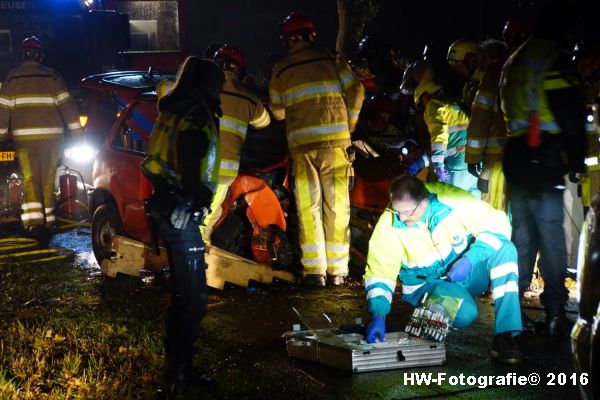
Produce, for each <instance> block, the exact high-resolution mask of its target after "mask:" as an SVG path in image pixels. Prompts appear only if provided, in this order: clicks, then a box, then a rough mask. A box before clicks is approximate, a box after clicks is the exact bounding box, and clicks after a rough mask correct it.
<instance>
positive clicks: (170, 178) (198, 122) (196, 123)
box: [141, 101, 221, 193]
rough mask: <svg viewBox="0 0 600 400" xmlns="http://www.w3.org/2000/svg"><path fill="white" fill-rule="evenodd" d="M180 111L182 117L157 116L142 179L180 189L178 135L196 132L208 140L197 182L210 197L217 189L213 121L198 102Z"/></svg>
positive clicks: (218, 158) (172, 114) (216, 143)
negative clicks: (155, 179) (157, 178)
mask: <svg viewBox="0 0 600 400" xmlns="http://www.w3.org/2000/svg"><path fill="white" fill-rule="evenodd" d="M187 105H188V106H185V105H183V106H182V107H181V109H182V112H181V113H175V112H172V111H161V112H160V113H159V114H158V118H157V119H156V123H155V124H154V128H153V129H152V134H151V136H150V142H149V143H148V155H147V157H146V158H145V159H144V161H143V162H142V165H141V168H142V171H143V172H144V175H146V176H147V177H151V176H152V175H155V176H160V177H162V178H163V179H164V180H165V181H166V183H167V184H169V185H170V186H173V187H175V188H179V189H181V188H182V181H181V174H180V172H179V171H180V168H179V159H178V156H177V143H178V135H179V134H180V133H181V132H185V131H191V130H199V131H201V132H202V133H203V134H205V135H206V137H207V139H208V148H207V151H206V153H205V154H203V155H202V154H198V156H199V157H202V161H201V166H200V177H199V182H201V183H202V184H203V185H204V186H206V187H207V188H208V189H210V190H211V191H212V192H213V193H214V192H215V189H216V186H217V179H218V174H219V163H220V161H221V154H220V153H221V151H220V147H219V137H218V131H217V126H216V123H215V118H216V117H215V118H211V117H210V116H211V112H210V111H209V108H208V106H207V105H205V104H203V103H198V101H193V102H188V103H187Z"/></svg>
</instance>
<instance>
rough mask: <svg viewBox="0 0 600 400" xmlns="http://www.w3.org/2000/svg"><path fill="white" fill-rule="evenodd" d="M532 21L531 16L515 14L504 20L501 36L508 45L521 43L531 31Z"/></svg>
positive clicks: (512, 45)
mask: <svg viewBox="0 0 600 400" xmlns="http://www.w3.org/2000/svg"><path fill="white" fill-rule="evenodd" d="M533 26H534V21H533V18H532V17H529V16H526V15H517V16H514V17H512V18H510V19H509V20H508V21H506V24H505V25H504V30H503V31H502V38H503V39H504V41H505V42H506V44H508V46H509V47H515V46H517V45H519V44H520V43H523V42H524V41H525V39H527V38H528V37H529V36H530V35H531V34H532V33H533Z"/></svg>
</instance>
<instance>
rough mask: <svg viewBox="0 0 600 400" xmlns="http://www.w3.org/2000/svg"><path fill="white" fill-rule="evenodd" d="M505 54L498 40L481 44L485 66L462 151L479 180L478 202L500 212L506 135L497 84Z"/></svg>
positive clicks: (470, 170)
mask: <svg viewBox="0 0 600 400" xmlns="http://www.w3.org/2000/svg"><path fill="white" fill-rule="evenodd" d="M507 51H508V49H507V47H506V45H504V44H503V43H502V42H498V41H485V42H483V43H482V44H481V45H480V57H481V59H482V60H485V61H484V62H483V64H485V65H486V66H485V68H484V69H485V72H484V74H483V77H482V78H481V83H480V84H479V88H478V89H477V93H476V94H475V99H474V100H473V104H472V105H471V118H470V121H469V125H468V127H467V147H466V150H465V162H466V163H467V165H468V170H469V172H470V173H471V174H472V175H473V176H475V177H476V178H478V184H477V187H478V189H479V190H480V191H481V199H482V200H484V201H486V202H488V203H489V204H490V205H491V206H492V207H494V208H496V209H498V210H502V211H506V208H507V202H506V196H505V185H504V173H503V172H502V152H503V150H504V145H505V144H506V139H507V136H506V125H505V123H504V116H503V115H502V110H501V109H500V97H499V85H500V75H501V74H502V66H503V65H504V62H505V61H506V57H507V56H508V54H507ZM488 65H489V66H488Z"/></svg>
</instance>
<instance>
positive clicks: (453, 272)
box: [448, 256, 473, 282]
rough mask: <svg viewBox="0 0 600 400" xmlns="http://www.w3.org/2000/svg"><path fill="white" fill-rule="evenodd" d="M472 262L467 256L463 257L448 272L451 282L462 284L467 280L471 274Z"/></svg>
mask: <svg viewBox="0 0 600 400" xmlns="http://www.w3.org/2000/svg"><path fill="white" fill-rule="evenodd" d="M471 268H473V266H472V265H471V261H469V259H468V258H467V257H465V256H462V257H461V258H459V259H458V261H456V262H455V263H454V265H453V266H452V268H450V271H448V280H449V281H450V282H462V281H464V280H465V279H467V276H469V273H470V272H471Z"/></svg>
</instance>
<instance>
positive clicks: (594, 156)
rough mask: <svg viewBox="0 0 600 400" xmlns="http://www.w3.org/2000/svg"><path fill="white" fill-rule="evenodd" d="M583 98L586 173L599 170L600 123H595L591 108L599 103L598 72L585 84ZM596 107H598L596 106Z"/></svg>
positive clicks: (599, 77) (599, 73)
mask: <svg viewBox="0 0 600 400" xmlns="http://www.w3.org/2000/svg"><path fill="white" fill-rule="evenodd" d="M584 89H585V98H586V107H587V112H586V121H585V133H586V147H585V149H586V164H587V166H588V171H597V170H600V159H599V158H598V157H599V156H600V154H599V153H600V142H599V136H600V121H596V120H595V118H594V114H593V112H592V108H593V107H594V103H596V104H598V102H600V71H598V72H597V73H596V74H595V75H594V76H593V77H592V79H591V82H586V84H585V86H584ZM596 107H598V105H596Z"/></svg>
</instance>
